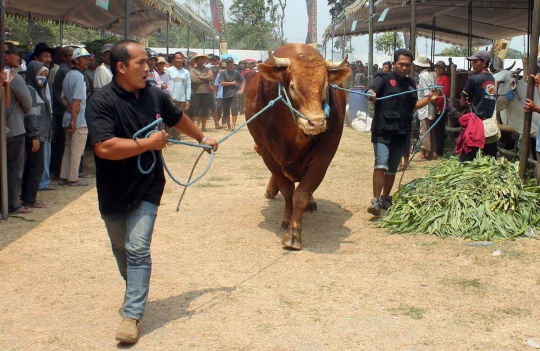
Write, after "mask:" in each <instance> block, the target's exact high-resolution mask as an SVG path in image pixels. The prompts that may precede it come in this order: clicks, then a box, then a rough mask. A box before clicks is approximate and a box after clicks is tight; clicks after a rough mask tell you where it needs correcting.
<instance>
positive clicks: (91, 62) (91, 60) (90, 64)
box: [88, 56, 96, 71]
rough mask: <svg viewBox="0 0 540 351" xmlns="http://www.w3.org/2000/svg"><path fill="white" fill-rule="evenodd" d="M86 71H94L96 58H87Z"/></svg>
mask: <svg viewBox="0 0 540 351" xmlns="http://www.w3.org/2000/svg"><path fill="white" fill-rule="evenodd" d="M88 69H91V70H92V71H93V70H95V69H96V57H95V56H90V57H89V58H88Z"/></svg>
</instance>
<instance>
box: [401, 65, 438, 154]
mask: <svg viewBox="0 0 540 351" xmlns="http://www.w3.org/2000/svg"><path fill="white" fill-rule="evenodd" d="M413 64H414V65H415V66H416V71H417V72H420V74H419V75H418V89H423V88H427V87H429V86H431V85H434V84H435V81H434V79H433V75H432V74H431V73H430V71H429V70H430V68H431V66H432V65H433V64H432V63H431V60H430V59H429V58H428V57H427V56H426V55H420V56H418V58H417V59H416V60H414V61H413ZM428 94H429V90H420V91H418V100H422V99H423V98H425V97H426V96H428ZM418 119H419V120H420V138H423V140H422V146H421V148H422V154H421V155H419V156H417V157H416V158H415V159H414V161H425V160H428V159H431V157H432V156H433V153H434V151H435V132H434V131H433V129H432V130H430V131H429V133H428V134H427V135H426V133H427V132H428V130H429V129H430V128H431V126H432V125H433V122H434V120H435V106H433V104H427V105H426V106H424V107H422V108H419V109H418ZM407 148H408V145H407Z"/></svg>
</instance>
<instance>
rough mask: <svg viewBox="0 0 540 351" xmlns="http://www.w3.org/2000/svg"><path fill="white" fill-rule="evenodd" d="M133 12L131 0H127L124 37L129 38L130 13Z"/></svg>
mask: <svg viewBox="0 0 540 351" xmlns="http://www.w3.org/2000/svg"><path fill="white" fill-rule="evenodd" d="M130 13H131V3H130V0H126V14H125V29H124V39H129V14H130Z"/></svg>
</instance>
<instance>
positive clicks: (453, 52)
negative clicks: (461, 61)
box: [436, 45, 469, 57]
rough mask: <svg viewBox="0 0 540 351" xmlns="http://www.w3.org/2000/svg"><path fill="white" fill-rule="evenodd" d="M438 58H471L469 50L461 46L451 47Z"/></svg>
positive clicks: (444, 50)
mask: <svg viewBox="0 0 540 351" xmlns="http://www.w3.org/2000/svg"><path fill="white" fill-rule="evenodd" d="M436 56H453V57H466V56H469V50H467V49H466V48H462V47H461V46H456V45H454V46H451V47H449V48H446V49H443V50H442V51H441V52H440V53H439V54H436Z"/></svg>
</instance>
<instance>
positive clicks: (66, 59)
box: [62, 54, 73, 66]
mask: <svg viewBox="0 0 540 351" xmlns="http://www.w3.org/2000/svg"><path fill="white" fill-rule="evenodd" d="M72 57H73V54H67V55H63V56H62V62H64V63H65V64H66V65H68V66H70V65H71V58H72Z"/></svg>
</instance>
